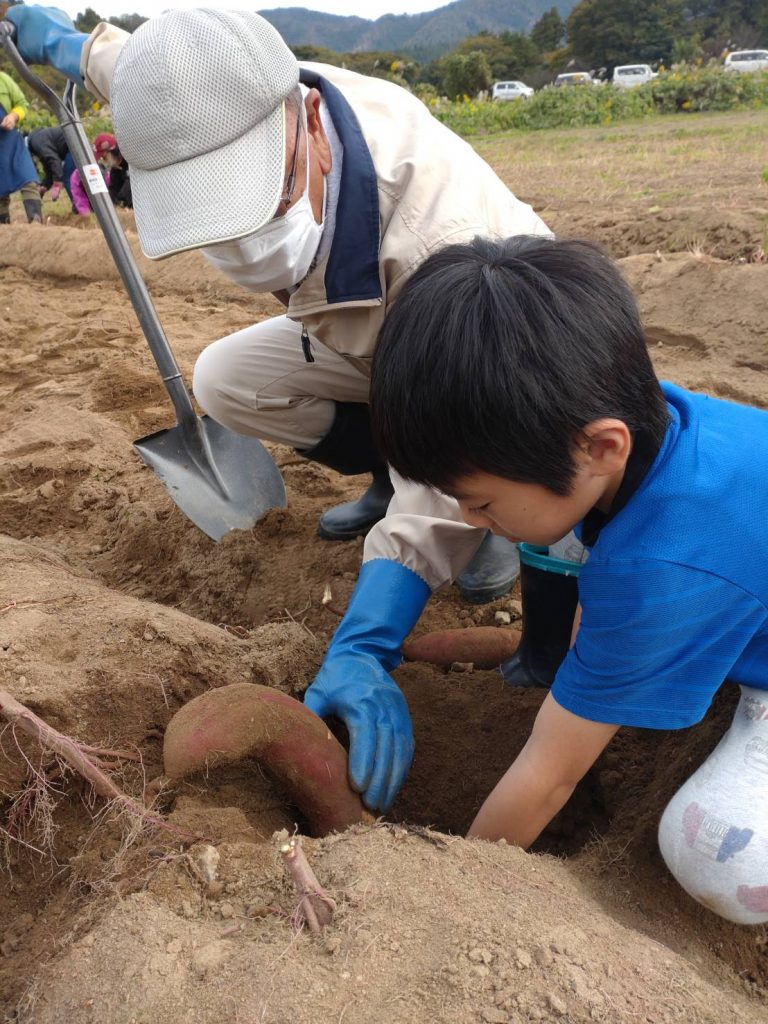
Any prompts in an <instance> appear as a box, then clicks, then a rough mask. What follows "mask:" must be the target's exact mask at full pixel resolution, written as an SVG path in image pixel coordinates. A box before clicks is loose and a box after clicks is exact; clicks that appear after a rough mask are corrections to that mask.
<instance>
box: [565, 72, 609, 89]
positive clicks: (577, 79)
mask: <svg viewBox="0 0 768 1024" xmlns="http://www.w3.org/2000/svg"><path fill="white" fill-rule="evenodd" d="M554 84H555V85H558V86H559V85H600V82H599V81H598V80H597V79H596V78H593V77H592V75H590V73H589V72H588V71H569V72H568V73H567V74H565V75H558V76H557V78H556V79H555V83H554Z"/></svg>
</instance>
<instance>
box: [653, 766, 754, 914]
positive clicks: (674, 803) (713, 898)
mask: <svg viewBox="0 0 768 1024" xmlns="http://www.w3.org/2000/svg"><path fill="white" fill-rule="evenodd" d="M702 776H703V779H702ZM720 781H721V780H719V779H718V772H717V767H716V768H715V771H713V770H712V765H710V764H709V762H705V763H704V764H703V765H702V767H701V768H700V769H699V770H698V772H696V773H695V774H694V775H693V776H692V777H691V778H690V779H689V780H688V781H687V782H686V783H685V785H684V786H682V787H681V789H679V790H678V792H677V793H676V794H675V795H674V796H673V797H672V799H671V800H670V802H669V804H668V805H667V807H666V809H665V811H664V813H663V815H662V817H661V821H660V822H659V832H658V839H659V849H660V850H661V855H662V857H663V858H664V861H665V863H666V865H667V867H668V868H669V870H670V872H671V874H672V875H673V876H674V878H675V880H676V881H677V882H678V884H679V885H681V886H682V888H683V889H685V891H686V892H687V893H688V894H689V895H690V896H692V897H693V898H694V899H695V900H697V901H698V902H699V903H701V904H703V905H704V906H705V907H707V908H708V909H709V910H711V911H713V912H714V913H715V914H719V915H720V917H724V918H726V919H727V920H729V921H735V922H736V923H738V924H762V923H764V922H766V921H768V846H767V845H766V843H765V841H764V840H763V838H762V837H761V836H760V835H759V834H758V830H757V828H756V827H755V826H756V825H757V822H756V821H755V819H754V817H753V816H751V815H747V814H745V812H744V811H743V805H742V804H741V802H740V801H738V800H734V799H733V790H732V789H731V788H730V787H728V786H721V785H718V783H719V782H720Z"/></svg>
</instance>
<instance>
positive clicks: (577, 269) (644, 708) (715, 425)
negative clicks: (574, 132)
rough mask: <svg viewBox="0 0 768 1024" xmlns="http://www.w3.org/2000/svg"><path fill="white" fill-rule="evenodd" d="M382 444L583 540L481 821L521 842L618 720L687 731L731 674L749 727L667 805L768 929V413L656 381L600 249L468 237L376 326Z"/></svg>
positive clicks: (512, 516)
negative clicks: (537, 696)
mask: <svg viewBox="0 0 768 1024" xmlns="http://www.w3.org/2000/svg"><path fill="white" fill-rule="evenodd" d="M371 406H372V414H373V421H374V426H375V430H376V434H377V437H378V441H379V445H380V448H381V451H382V454H383V455H384V457H385V458H386V459H387V461H388V462H389V463H390V465H391V466H392V468H393V469H394V470H395V471H396V472H397V473H399V474H400V475H401V476H403V477H405V478H406V479H410V480H414V481H417V482H420V483H426V484H429V485H431V486H432V487H434V488H436V489H437V490H440V491H442V492H444V493H447V494H449V495H452V496H453V497H455V498H456V499H457V501H458V502H459V505H460V508H461V512H462V515H463V516H464V518H465V519H466V521H467V522H468V523H469V524H471V525H475V526H485V527H489V528H490V529H491V530H492V531H493V532H494V533H497V534H500V535H501V536H504V537H507V538H508V539H510V540H514V541H518V542H519V541H526V542H528V543H531V544H535V545H548V544H551V543H553V542H554V541H556V540H557V539H558V538H560V537H562V536H564V535H565V534H566V533H568V531H569V530H571V529H572V528H576V531H577V534H579V535H580V537H581V539H582V541H583V542H584V543H585V544H586V545H587V547H588V548H589V549H590V555H589V559H588V561H587V562H586V564H585V565H584V566H582V568H581V574H580V576H579V599H580V606H581V621H580V625H579V628H578V633H577V635H576V639H575V643H574V645H573V646H572V648H571V650H570V651H569V653H568V654H567V656H566V658H565V660H564V661H563V663H562V665H561V666H560V668H559V670H558V672H557V675H556V678H555V681H554V684H553V685H552V688H551V691H550V692H549V694H548V695H547V696H546V698H545V700H544V702H543V704H542V707H541V710H540V711H539V714H538V716H537V718H536V722H535V724H534V727H533V731H532V733H531V736H530V738H529V740H528V742H527V744H526V746H525V747H524V749H523V750H522V752H521V753H520V755H519V756H518V758H517V760H516V761H515V762H514V764H513V765H512V766H511V768H510V769H509V770H508V771H507V773H506V774H505V775H504V777H503V778H502V779H501V781H500V782H499V783H498V785H497V786H496V787H495V789H494V790H493V792H492V793H491V794H490V795H489V796H488V798H487V799H486V801H485V803H484V804H483V806H482V807H481V809H480V811H479V813H478V815H477V817H476V818H475V821H474V822H473V824H472V826H471V829H470V835H472V836H477V837H483V838H486V839H498V838H500V837H505V838H506V839H507V840H508V841H509V842H511V843H515V844H518V845H520V846H523V847H527V846H528V845H529V844H530V843H531V842H533V840H534V839H536V837H537V836H538V835H539V833H540V832H541V830H542V829H543V828H544V827H545V826H546V825H547V823H548V822H549V821H550V820H551V819H552V817H553V816H554V815H555V814H556V813H557V812H558V811H559V810H560V808H561V807H562V806H563V805H564V803H565V802H566V800H568V798H569V797H570V795H571V793H572V792H573V789H574V787H575V785H576V783H577V782H578V781H579V780H580V779H581V778H582V776H583V775H584V774H585V773H586V771H587V770H588V769H589V768H590V766H591V765H592V764H593V763H594V762H595V760H596V759H597V757H598V756H599V755H600V753H601V752H602V751H603V749H604V748H605V746H606V745H607V744H608V742H609V741H610V740H611V738H612V737H613V735H614V734H615V732H616V731H617V729H618V728H619V727H620V726H622V725H630V726H639V727H642V728H655V729H682V728H685V727H687V726H690V725H693V724H695V723H696V722H698V721H700V720H701V718H702V717H703V716H704V714H705V712H706V710H707V708H708V707H709V705H710V703H711V700H712V697H713V694H714V693H715V691H716V690H717V689H718V688H719V687H720V685H721V684H722V683H723V682H724V681H725V680H728V681H730V682H734V683H737V684H739V685H740V686H741V688H742V698H741V703H740V705H739V708H738V710H737V713H736V717H735V719H734V724H733V726H732V728H731V729H730V731H729V732H728V733H727V735H726V737H725V738H724V740H723V741H722V742H721V744H720V746H719V747H718V748H717V750H716V751H715V752H714V753H713V754H712V755H711V757H710V758H709V759H708V760H707V762H705V764H704V765H703V766H702V768H701V769H699V771H698V772H697V773H696V774H695V775H694V776H693V777H692V779H690V780H689V781H688V782H687V783H686V785H685V786H684V787H683V788H682V789H681V790H680V792H679V793H678V794H677V796H676V797H675V798H674V799H673V800H672V802H671V803H670V805H669V807H668V808H667V810H666V811H665V814H664V817H663V819H662V824H661V828H660V835H659V841H660V845H661V849H662V853H663V855H664V857H665V860H666V861H667V864H668V865H669V867H670V870H671V871H672V872H673V874H674V875H675V877H676V878H677V879H678V881H679V882H680V883H681V884H682V885H683V887H684V888H685V889H686V890H687V891H688V892H690V893H691V894H692V895H693V896H695V897H696V898H697V899H699V900H700V901H701V902H702V903H705V904H706V905H707V906H709V907H710V908H711V909H713V910H716V911H717V912H718V913H720V914H721V915H723V916H725V917H728V918H730V919H732V920H736V921H743V922H748V923H759V922H761V921H766V920H768V607H767V606H768V544H767V543H766V533H765V523H766V521H768V413H766V412H764V411H760V410H757V409H753V408H748V407H745V406H740V405H736V404H733V403H730V402H723V401H719V400H716V399H712V398H707V397H705V396H703V395H696V394H692V393H690V392H688V391H685V390H683V389H682V388H679V387H675V386H674V385H671V384H660V383H659V382H658V380H657V379H656V376H655V374H654V372H653V368H652V366H651V361H650V358H649V356H648V352H647V349H646V345H645V341H644V337H643V330H642V327H641V324H640V320H639V315H638V310H637V307H636V305H635V302H634V299H633V297H632V294H631V292H630V289H629V287H628V286H627V285H626V283H625V282H624V280H623V279H622V277H621V275H620V274H619V272H618V270H617V268H616V267H615V266H614V265H613V264H612V262H611V261H610V260H609V259H608V258H607V257H606V256H605V255H603V254H602V253H601V252H600V251H599V250H598V249H597V248H595V247H594V246H592V245H590V244H588V243H585V242H577V241H554V240H550V239H541V238H532V237H522V238H521V237H517V238H513V239H509V240H507V241H487V240H483V239H475V240H474V242H473V243H471V244H469V245H453V246H449V247H448V248H446V249H444V250H443V251H442V252H439V253H437V254H436V255H433V256H432V257H430V258H429V259H428V260H427V261H426V262H425V263H424V264H423V265H422V266H421V268H420V269H419V270H417V272H416V273H415V274H414V275H413V276H412V277H411V278H410V279H409V280H408V282H407V283H406V284H405V286H404V288H403V290H402V292H401V294H400V296H399V298H398V299H397V301H396V302H395V304H394V307H393V309H392V310H391V312H390V314H389V316H388V317H387V320H386V322H385V324H384V326H383V328H382V331H381V333H380V336H379V341H378V345H377V348H376V353H375V357H374V363H373V376H372V385H371Z"/></svg>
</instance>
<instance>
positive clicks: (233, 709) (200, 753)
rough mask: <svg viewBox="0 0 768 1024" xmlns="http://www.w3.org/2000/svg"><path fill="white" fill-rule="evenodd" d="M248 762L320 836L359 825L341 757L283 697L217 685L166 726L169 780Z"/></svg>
mask: <svg viewBox="0 0 768 1024" xmlns="http://www.w3.org/2000/svg"><path fill="white" fill-rule="evenodd" d="M245 757H254V758H256V759H257V760H258V761H259V763H260V764H262V765H263V766H264V767H265V768H266V769H268V770H269V771H270V772H271V773H272V775H273V776H274V777H275V778H276V779H277V780H278V782H279V783H280V784H281V785H282V786H283V788H284V789H285V791H286V794H287V796H288V797H289V799H290V800H291V801H292V802H293V803H294V804H295V806H296V807H298V808H299V810H300V811H302V813H303V814H304V815H305V817H306V818H307V821H308V822H309V824H310V826H311V828H312V830H313V831H314V832H315V833H316V834H317V835H326V834H327V833H328V832H332V831H334V830H341V829H344V828H346V827H347V826H348V825H351V824H353V823H354V822H357V821H361V820H363V819H364V816H365V812H364V810H363V805H362V802H361V800H360V796H359V795H358V794H357V793H355V792H354V790H352V789H351V788H350V785H349V781H348V776H347V754H346V751H345V750H344V748H343V747H342V745H341V744H340V743H339V742H338V740H337V739H336V738H335V737H334V736H333V735H332V734H331V733H330V732H329V731H328V727H327V726H326V724H325V722H323V720H322V719H321V718H318V717H317V715H315V714H314V713H313V712H312V711H310V710H309V708H306V707H304V705H303V704H301V703H300V702H299V701H297V700H294V699H293V697H289V696H287V694H284V693H280V692H279V691H278V690H272V689H270V688H269V687H267V686H257V685H256V684H254V683H235V684H233V685H232V686H222V687H220V688H219V689H216V690H210V691H209V692H208V693H204V694H202V696H200V697H196V698H195V699H194V700H191V701H190V702H189V703H188V704H185V705H184V707H183V708H181V709H180V710H179V711H178V712H177V713H176V714H175V715H174V716H173V718H172V719H171V721H170V722H169V723H168V728H167V730H166V733H165V741H164V744H163V761H164V764H165V773H166V775H167V776H168V777H169V778H171V779H182V778H184V777H185V776H186V775H190V774H191V773H192V772H196V771H200V770H202V769H204V768H206V767H208V768H213V767H216V766H217V765H222V764H233V763H234V762H236V761H240V760H242V759H243V758H245Z"/></svg>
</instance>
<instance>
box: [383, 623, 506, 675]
mask: <svg viewBox="0 0 768 1024" xmlns="http://www.w3.org/2000/svg"><path fill="white" fill-rule="evenodd" d="M519 643H520V633H519V632H518V631H517V630H516V629H503V628H501V627H499V626H473V627H472V626H471V627H468V628H467V629H442V630H439V631H438V632H436V633H424V635H423V636H417V637H415V638H414V639H412V640H406V641H405V643H404V644H403V657H404V658H405V659H406V661H428V662H430V663H431V664H432V665H452V664H453V663H454V662H461V663H463V664H466V663H468V662H471V663H472V664H473V665H474V666H475V668H498V666H499V665H501V663H502V662H503V661H506V660H507V658H511V657H512V655H513V654H514V653H515V651H516V650H517V645H518V644H519Z"/></svg>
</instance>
